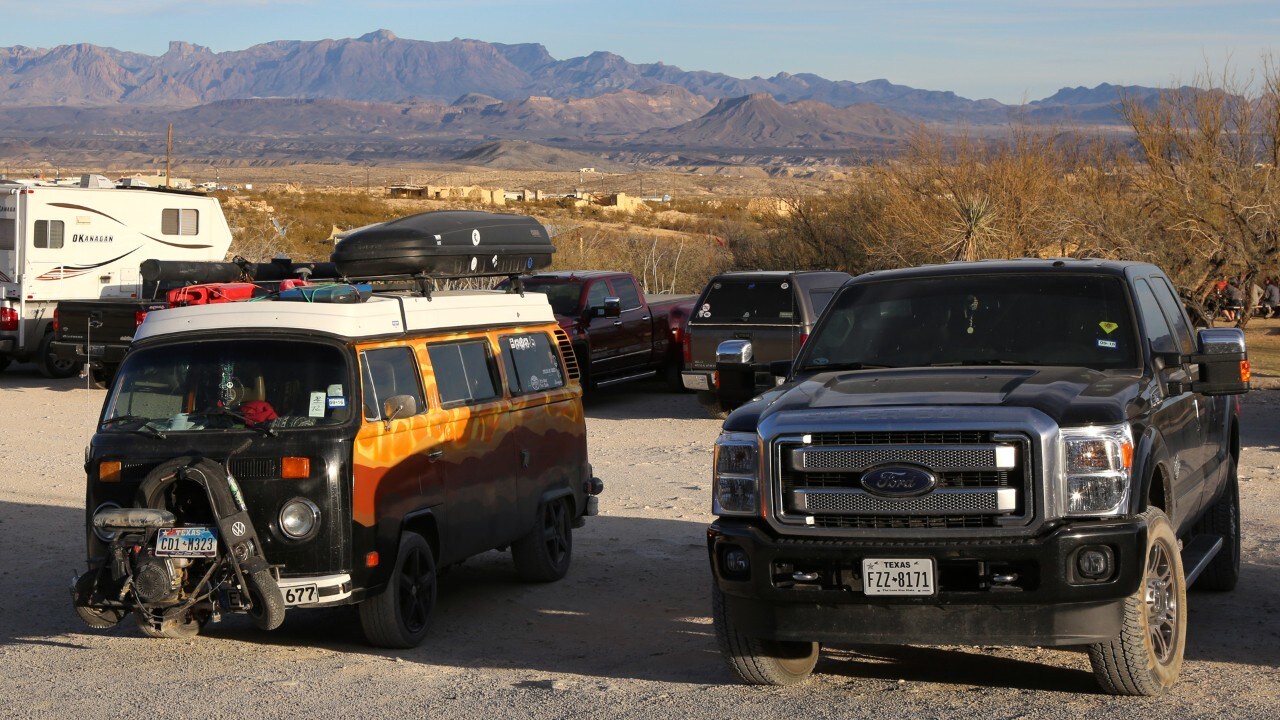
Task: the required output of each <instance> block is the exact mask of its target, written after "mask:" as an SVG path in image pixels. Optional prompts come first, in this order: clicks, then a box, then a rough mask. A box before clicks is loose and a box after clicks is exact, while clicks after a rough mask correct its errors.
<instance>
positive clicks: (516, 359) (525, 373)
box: [499, 333, 564, 395]
mask: <svg viewBox="0 0 1280 720" xmlns="http://www.w3.org/2000/svg"><path fill="white" fill-rule="evenodd" d="M499 347H501V348H502V363H503V365H504V366H505V367H506V369H507V387H509V388H510V389H511V394H512V395H523V394H525V393H534V392H543V391H546V390H552V389H555V388H558V387H563V386H564V373H563V372H561V370H560V356H559V355H557V354H556V350H555V347H554V346H552V344H551V340H550V339H548V338H547V335H546V333H532V334H529V335H507V336H504V337H503V338H502V339H501V340H500V342H499Z"/></svg>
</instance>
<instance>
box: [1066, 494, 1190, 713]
mask: <svg viewBox="0 0 1280 720" xmlns="http://www.w3.org/2000/svg"><path fill="white" fill-rule="evenodd" d="M1142 516H1143V518H1144V519H1145V520H1146V521H1147V554H1146V565H1145V568H1144V569H1143V572H1142V584H1141V585H1140V586H1139V587H1138V591H1137V592H1135V593H1134V594H1133V595H1130V596H1129V598H1128V599H1127V600H1125V605H1124V620H1123V625H1122V626H1121V629H1120V634H1119V635H1118V636H1116V637H1115V638H1114V639H1112V640H1110V641H1108V642H1103V643H1096V644H1093V645H1090V646H1089V663H1090V664H1091V665H1092V666H1093V676H1094V677H1095V678H1097V680H1098V684H1099V685H1101V686H1102V689H1103V690H1104V691H1106V692H1108V693H1110V694H1112V695H1145V696H1155V695H1161V694H1163V693H1164V692H1165V691H1167V690H1168V689H1169V688H1171V687H1173V684H1174V683H1175V682H1177V680H1178V674H1179V673H1180V672H1181V670H1182V654H1183V651H1184V650H1185V648H1186V641H1187V587H1186V580H1185V579H1184V577H1183V574H1182V557H1181V556H1180V555H1179V554H1178V538H1177V536H1176V535H1174V532H1173V526H1172V525H1170V524H1169V518H1168V517H1166V516H1165V514H1164V513H1163V512H1162V511H1161V510H1160V509H1159V508H1150V509H1148V510H1147V511H1146V512H1144V513H1142Z"/></svg>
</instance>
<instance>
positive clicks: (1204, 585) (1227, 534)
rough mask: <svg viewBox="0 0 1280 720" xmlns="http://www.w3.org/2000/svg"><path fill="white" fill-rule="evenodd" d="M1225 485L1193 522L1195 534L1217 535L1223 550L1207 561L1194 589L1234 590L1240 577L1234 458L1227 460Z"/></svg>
mask: <svg viewBox="0 0 1280 720" xmlns="http://www.w3.org/2000/svg"><path fill="white" fill-rule="evenodd" d="M1229 462H1230V463H1231V466H1230V467H1229V468H1228V469H1227V486H1226V487H1225V488H1223V490H1222V495H1221V496H1219V497H1218V499H1217V501H1216V502H1214V504H1213V506H1212V507H1210V508H1209V510H1208V511H1207V512H1205V514H1204V517H1202V518H1200V520H1199V521H1198V522H1197V523H1196V526H1195V530H1194V531H1193V532H1194V534H1196V535H1202V534H1203V535H1217V536H1219V537H1221V538H1222V549H1221V550H1219V551H1218V554H1217V555H1215V556H1214V558H1213V559H1212V560H1210V561H1209V566H1208V567H1206V568H1205V569H1204V572H1202V573H1201V574H1200V577H1198V578H1196V582H1195V584H1194V585H1192V586H1191V588H1192V589H1193V590H1210V591H1214V592H1226V591H1228V590H1234V589H1235V587H1236V583H1237V582H1239V580H1240V481H1239V479H1238V477H1237V475H1236V459H1235V458H1234V457H1233V458H1231V459H1230V460H1229Z"/></svg>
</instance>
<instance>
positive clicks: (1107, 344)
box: [1098, 338, 1116, 350]
mask: <svg viewBox="0 0 1280 720" xmlns="http://www.w3.org/2000/svg"><path fill="white" fill-rule="evenodd" d="M1098 347H1100V348H1111V349H1112V350H1114V349H1115V348H1116V341H1115V340H1103V339H1101V338H1099V339H1098Z"/></svg>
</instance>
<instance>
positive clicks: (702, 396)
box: [698, 390, 730, 420]
mask: <svg viewBox="0 0 1280 720" xmlns="http://www.w3.org/2000/svg"><path fill="white" fill-rule="evenodd" d="M698 403H699V404H701V405H702V407H703V409H705V410H706V411H707V414H708V415H710V416H711V417H713V418H715V419H716V420H723V419H725V418H727V417H729V412H730V411H729V410H726V409H725V408H724V406H723V405H721V404H720V398H718V397H716V394H715V393H713V392H711V391H710V390H699V391H698Z"/></svg>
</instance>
